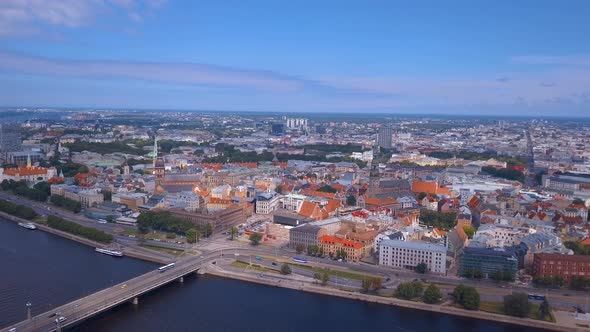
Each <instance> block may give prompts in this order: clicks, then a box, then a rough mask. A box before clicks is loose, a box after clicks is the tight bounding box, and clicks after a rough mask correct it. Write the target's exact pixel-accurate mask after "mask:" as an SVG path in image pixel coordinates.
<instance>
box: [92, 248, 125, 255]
mask: <svg viewBox="0 0 590 332" xmlns="http://www.w3.org/2000/svg"><path fill="white" fill-rule="evenodd" d="M94 251H96V252H99V253H101V254H105V255H109V256H114V257H123V253H122V252H120V251H117V250H111V249H103V248H96V249H94Z"/></svg>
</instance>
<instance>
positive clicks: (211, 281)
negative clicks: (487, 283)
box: [0, 220, 532, 332]
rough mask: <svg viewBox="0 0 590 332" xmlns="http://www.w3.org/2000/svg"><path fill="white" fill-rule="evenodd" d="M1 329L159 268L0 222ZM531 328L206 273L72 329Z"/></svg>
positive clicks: (405, 330)
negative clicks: (29, 308)
mask: <svg viewBox="0 0 590 332" xmlns="http://www.w3.org/2000/svg"><path fill="white" fill-rule="evenodd" d="M0 263H1V264H2V265H1V266H2V269H1V271H2V272H1V273H0V327H3V326H6V325H8V324H11V323H13V322H16V321H19V320H22V319H24V318H25V317H26V308H25V303H26V302H27V301H30V302H31V303H32V304H33V306H32V308H33V314H34V313H38V312H43V311H46V310H49V309H50V308H52V307H55V306H58V305H60V304H63V303H66V302H68V301H70V300H73V299H75V298H78V297H81V296H83V295H84V294H87V293H89V292H93V291H96V290H98V289H101V288H104V287H106V286H109V285H110V284H112V283H117V282H121V281H123V280H126V279H129V278H131V277H134V276H137V275H139V274H142V273H144V272H146V271H148V270H150V269H153V268H154V267H156V265H155V264H151V263H147V262H142V261H138V260H134V259H130V258H121V259H118V258H113V257H109V256H106V255H101V254H98V253H95V252H94V251H93V250H92V248H89V247H86V246H83V245H80V244H78V243H75V242H72V241H69V240H65V239H62V238H60V237H57V236H54V235H51V234H47V233H44V232H42V231H38V230H37V231H29V230H27V229H24V228H22V227H18V226H17V225H16V224H14V223H12V222H8V221H3V220H0ZM376 330H377V331H402V332H408V331H416V332H419V331H531V330H532V329H526V328H520V327H516V326H511V325H506V324H501V323H495V322H488V321H479V320H472V319H465V318H458V317H453V316H447V315H440V314H434V313H428V312H422V311H415V310H408V309H400V308H396V307H392V306H386V305H379V304H374V303H366V302H361V301H356V300H349V299H343V298H337V297H331V296H324V295H317V294H310V293H304V292H300V291H296V290H291V289H283V288H275V287H270V286H264V285H258V284H250V283H245V282H242V281H237V280H230V279H224V278H219V277H211V276H191V277H188V278H185V282H184V283H183V284H180V283H177V282H174V283H171V284H169V285H168V286H166V287H163V288H161V289H159V290H157V291H154V292H152V293H150V294H147V295H144V296H142V297H140V299H139V305H138V306H134V305H131V304H127V305H122V306H120V307H118V308H116V309H114V310H111V311H109V312H106V313H104V314H102V315H99V316H97V317H94V318H92V319H90V320H88V321H86V322H84V323H83V324H81V325H79V326H76V327H74V328H71V329H70V331H101V332H102V331H113V332H114V331H121V332H123V331H154V332H155V331H376Z"/></svg>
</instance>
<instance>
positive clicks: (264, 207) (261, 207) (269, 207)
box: [256, 191, 280, 214]
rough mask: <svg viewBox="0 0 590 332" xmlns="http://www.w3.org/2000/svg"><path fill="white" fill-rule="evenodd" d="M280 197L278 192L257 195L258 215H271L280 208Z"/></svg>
mask: <svg viewBox="0 0 590 332" xmlns="http://www.w3.org/2000/svg"><path fill="white" fill-rule="evenodd" d="M279 200H280V195H279V194H277V193H276V192H274V191H273V192H264V193H259V194H257V195H256V213H258V214H269V213H272V212H273V211H274V210H276V208H277V207H278V206H279Z"/></svg>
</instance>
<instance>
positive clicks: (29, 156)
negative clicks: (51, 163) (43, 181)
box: [27, 153, 32, 168]
mask: <svg viewBox="0 0 590 332" xmlns="http://www.w3.org/2000/svg"><path fill="white" fill-rule="evenodd" d="M31 166H32V165H31V154H30V153H29V154H27V168H31Z"/></svg>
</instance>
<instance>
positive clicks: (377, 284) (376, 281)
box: [371, 278, 383, 291]
mask: <svg viewBox="0 0 590 332" xmlns="http://www.w3.org/2000/svg"><path fill="white" fill-rule="evenodd" d="M382 285H383V279H381V278H373V279H371V288H373V290H374V291H377V290H379V289H381V286H382Z"/></svg>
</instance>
